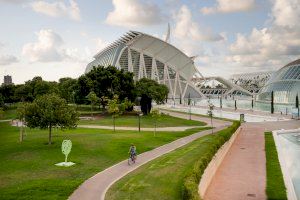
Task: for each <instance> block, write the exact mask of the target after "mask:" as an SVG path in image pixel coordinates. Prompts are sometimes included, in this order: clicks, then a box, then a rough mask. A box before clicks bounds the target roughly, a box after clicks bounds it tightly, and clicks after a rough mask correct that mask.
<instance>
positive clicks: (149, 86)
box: [136, 78, 169, 115]
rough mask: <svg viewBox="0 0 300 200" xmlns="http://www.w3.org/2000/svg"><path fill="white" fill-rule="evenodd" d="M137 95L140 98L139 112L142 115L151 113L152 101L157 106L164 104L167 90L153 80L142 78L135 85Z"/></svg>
mask: <svg viewBox="0 0 300 200" xmlns="http://www.w3.org/2000/svg"><path fill="white" fill-rule="evenodd" d="M136 92H137V95H138V96H140V97H141V102H140V104H141V110H142V112H143V114H144V115H147V114H148V113H149V112H150V111H151V107H152V105H151V103H152V100H154V101H155V102H156V103H157V104H162V103H164V100H165V99H166V98H167V96H168V93H169V89H168V87H167V86H166V85H164V84H159V83H157V82H156V81H154V80H151V79H147V78H142V79H140V80H139V81H138V82H137V83H136Z"/></svg>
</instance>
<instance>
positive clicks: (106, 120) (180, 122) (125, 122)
mask: <svg viewBox="0 0 300 200" xmlns="http://www.w3.org/2000/svg"><path fill="white" fill-rule="evenodd" d="M79 124H84V125H86V124H88V125H103V126H113V120H112V117H111V116H110V115H102V116H101V117H100V118H99V119H96V120H81V121H80V122H79ZM204 125H206V123H204V122H199V121H194V120H187V119H180V118H177V117H172V116H169V115H161V117H160V118H159V119H158V121H157V127H174V126H204ZM116 126H130V127H138V117H137V115H122V116H120V117H117V118H116ZM141 127H154V119H153V118H152V117H151V116H149V115H146V116H142V117H141Z"/></svg>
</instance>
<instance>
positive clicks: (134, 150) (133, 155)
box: [128, 144, 136, 163]
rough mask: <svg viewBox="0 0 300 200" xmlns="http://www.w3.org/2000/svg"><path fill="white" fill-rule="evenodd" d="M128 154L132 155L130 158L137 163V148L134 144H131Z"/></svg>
mask: <svg viewBox="0 0 300 200" xmlns="http://www.w3.org/2000/svg"><path fill="white" fill-rule="evenodd" d="M128 153H129V154H130V158H131V160H132V161H133V163H135V159H136V147H135V146H134V144H131V146H130V148H129V152H128Z"/></svg>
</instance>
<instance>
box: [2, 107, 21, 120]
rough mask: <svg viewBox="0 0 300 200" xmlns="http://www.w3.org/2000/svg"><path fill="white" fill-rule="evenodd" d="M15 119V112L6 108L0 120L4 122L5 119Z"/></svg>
mask: <svg viewBox="0 0 300 200" xmlns="http://www.w3.org/2000/svg"><path fill="white" fill-rule="evenodd" d="M15 118H17V110H16V109H15V108H13V109H11V108H8V109H7V110H5V111H4V113H3V116H2V118H0V120H5V119H15Z"/></svg>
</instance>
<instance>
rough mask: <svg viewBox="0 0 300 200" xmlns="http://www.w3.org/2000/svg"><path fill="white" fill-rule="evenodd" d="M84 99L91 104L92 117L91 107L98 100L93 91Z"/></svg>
mask: <svg viewBox="0 0 300 200" xmlns="http://www.w3.org/2000/svg"><path fill="white" fill-rule="evenodd" d="M86 97H87V99H88V100H89V101H90V102H91V116H92V117H93V107H94V106H95V105H96V104H97V103H99V100H100V99H99V97H97V95H96V93H95V92H94V91H91V92H90V93H89V94H88V95H87V96H86Z"/></svg>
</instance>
